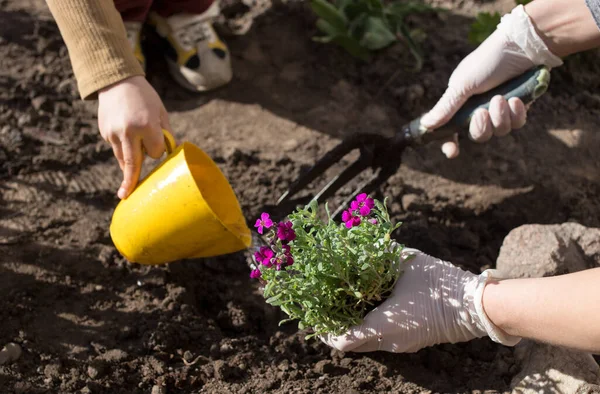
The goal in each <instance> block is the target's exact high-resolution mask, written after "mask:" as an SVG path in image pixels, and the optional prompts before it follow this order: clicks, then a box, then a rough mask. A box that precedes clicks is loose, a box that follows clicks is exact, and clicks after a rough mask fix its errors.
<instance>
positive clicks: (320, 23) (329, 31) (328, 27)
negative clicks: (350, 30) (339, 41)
mask: <svg viewBox="0 0 600 394" xmlns="http://www.w3.org/2000/svg"><path fill="white" fill-rule="evenodd" d="M316 26H317V29H319V30H321V31H322V32H323V33H325V34H326V36H325V37H318V38H319V39H327V41H324V40H322V41H321V42H330V41H331V40H332V39H333V38H334V37H337V36H339V35H344V34H346V31H345V29H344V30H343V31H340V30H337V29H336V28H335V26H333V25H332V24H330V23H329V22H327V21H326V20H325V19H319V20H317V24H316Z"/></svg>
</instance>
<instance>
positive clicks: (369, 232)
mask: <svg viewBox="0 0 600 394" xmlns="http://www.w3.org/2000/svg"><path fill="white" fill-rule="evenodd" d="M325 209H326V211H327V220H326V221H323V220H321V219H320V218H319V216H318V204H317V202H316V201H313V202H311V203H310V204H309V205H307V206H306V207H304V208H298V209H297V210H296V211H295V212H293V213H292V214H290V215H289V216H288V220H284V221H281V222H279V223H276V222H274V221H273V220H271V218H270V216H269V214H268V213H263V214H262V215H261V218H260V219H258V220H257V221H256V224H255V227H256V228H257V230H258V232H259V233H260V234H264V235H265V236H266V238H267V240H268V246H262V247H261V248H260V249H259V250H258V251H256V252H255V253H254V263H255V264H254V266H253V270H252V272H251V274H250V277H251V278H255V279H258V280H260V281H261V283H262V285H263V286H264V290H263V295H264V297H265V298H266V299H267V300H266V302H267V303H269V304H271V305H274V306H278V307H279V308H281V310H283V311H284V312H285V313H286V314H287V315H288V316H289V319H286V320H283V321H282V322H281V323H283V322H286V321H290V320H296V319H297V320H299V327H300V328H301V329H303V328H305V327H311V328H312V329H313V330H314V333H313V334H311V335H310V336H314V335H322V334H327V333H331V334H333V335H339V334H341V333H343V332H345V331H346V330H348V329H349V328H350V327H352V326H354V325H357V324H360V322H362V319H363V318H364V316H365V315H366V314H367V313H368V312H369V311H370V310H371V309H373V308H374V307H376V306H377V305H378V304H379V303H381V302H383V301H384V300H385V298H386V297H388V296H389V295H390V294H391V291H392V289H393V288H394V285H395V284H396V281H397V280H398V277H399V276H400V274H401V273H402V266H401V264H402V262H401V260H400V258H399V255H400V251H401V250H402V246H401V245H399V244H397V243H396V242H395V241H393V240H392V239H391V237H390V236H391V233H392V232H393V231H394V230H396V229H397V228H398V227H400V225H401V223H398V224H393V223H392V222H391V220H390V217H389V214H388V211H387V208H386V205H385V201H384V202H383V203H381V202H379V201H377V200H374V199H372V198H370V197H368V196H367V195H366V194H364V193H363V194H360V195H359V196H358V197H357V198H356V200H354V201H353V202H352V203H351V205H350V207H349V209H347V210H346V211H344V212H343V214H342V221H343V223H338V222H336V221H334V220H333V219H332V218H331V215H330V213H329V210H328V209H327V205H325ZM281 323H280V324H281Z"/></svg>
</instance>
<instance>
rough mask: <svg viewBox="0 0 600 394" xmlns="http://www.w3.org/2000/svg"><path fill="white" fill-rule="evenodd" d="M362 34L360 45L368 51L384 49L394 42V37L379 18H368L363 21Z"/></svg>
mask: <svg viewBox="0 0 600 394" xmlns="http://www.w3.org/2000/svg"><path fill="white" fill-rule="evenodd" d="M364 29H365V30H364V34H363V36H362V38H361V40H360V45H361V46H362V47H365V48H367V49H370V50H377V49H381V48H385V47H387V46H388V45H390V44H391V43H392V42H394V41H396V36H395V35H394V33H392V31H391V30H390V29H389V28H388V26H387V25H386V24H385V22H384V21H383V20H382V19H380V18H375V17H369V18H367V19H366V20H365V26H364Z"/></svg>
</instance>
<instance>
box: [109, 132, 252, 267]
mask: <svg viewBox="0 0 600 394" xmlns="http://www.w3.org/2000/svg"><path fill="white" fill-rule="evenodd" d="M163 132H164V135H165V143H166V145H167V154H168V155H167V158H166V159H165V160H164V161H163V162H162V163H161V164H160V165H159V166H158V167H156V168H155V169H154V170H153V171H152V172H151V173H150V174H149V175H148V176H147V177H146V178H145V179H144V180H143V181H141V182H140V183H139V185H138V186H137V187H136V189H135V190H134V191H133V193H132V194H131V195H130V196H129V197H128V198H127V199H125V200H121V202H120V203H119V205H117V207H116V209H115V212H114V213H113V217H112V222H111V225H110V235H111V238H112V240H113V242H114V244H115V246H116V248H117V250H118V251H119V252H120V253H121V254H122V255H123V256H124V257H125V258H126V259H127V260H129V261H131V262H135V263H140V264H164V263H169V262H172V261H175V260H181V259H188V258H200V257H211V256H218V255H222V254H228V253H233V252H237V251H239V250H243V249H245V248H248V247H250V245H251V243H252V236H251V234H250V229H249V228H248V226H247V225H246V220H245V219H244V216H243V215H242V210H241V208H240V204H239V202H238V200H237V198H236V196H235V193H234V191H233V189H232V188H231V186H230V185H229V182H228V181H227V179H226V178H225V176H224V175H223V173H222V172H221V170H220V169H219V167H217V165H216V164H215V163H214V162H213V161H212V160H211V158H210V157H209V156H208V155H207V154H206V153H204V152H203V151H202V150H201V149H200V148H198V147H197V146H195V145H194V144H191V143H189V142H184V143H183V144H181V145H180V146H178V147H176V144H175V139H174V138H173V136H172V135H171V134H170V133H169V132H167V131H166V130H164V131H163Z"/></svg>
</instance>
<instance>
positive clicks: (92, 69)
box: [46, 0, 144, 100]
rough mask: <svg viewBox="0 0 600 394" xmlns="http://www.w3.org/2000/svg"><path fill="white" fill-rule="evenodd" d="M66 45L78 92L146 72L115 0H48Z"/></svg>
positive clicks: (91, 94)
mask: <svg viewBox="0 0 600 394" xmlns="http://www.w3.org/2000/svg"><path fill="white" fill-rule="evenodd" d="M46 2H47V3H48V7H49V8H50V12H52V15H53V16H54V19H55V20H56V23H57V25H58V28H59V29H60V33H61V35H62V37H63V40H64V41H65V43H66V45H67V49H68V51H69V58H70V60H71V64H72V66H73V72H74V73H75V78H76V79H77V86H78V88H79V94H80V95H81V97H82V98H83V99H84V100H85V99H93V98H95V97H96V96H97V92H98V91H99V90H101V89H102V88H105V87H107V86H109V85H111V84H113V83H116V82H119V81H121V80H123V79H125V78H128V77H131V76H134V75H144V70H143V69H142V66H141V65H140V63H139V62H138V61H137V59H136V58H135V56H134V54H133V50H132V49H131V46H130V45H129V41H128V40H127V34H126V32H125V26H124V24H123V20H122V19H121V15H120V14H119V12H118V11H117V10H116V8H115V6H114V2H113V1H112V0H46Z"/></svg>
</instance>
